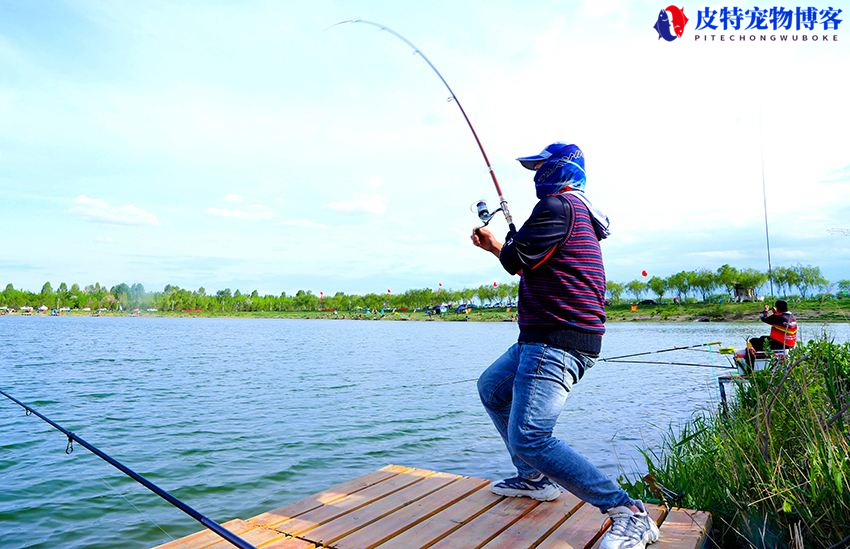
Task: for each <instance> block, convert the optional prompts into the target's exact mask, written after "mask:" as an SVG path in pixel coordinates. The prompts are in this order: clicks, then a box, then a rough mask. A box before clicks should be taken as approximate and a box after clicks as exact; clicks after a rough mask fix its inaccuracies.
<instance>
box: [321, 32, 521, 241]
mask: <svg viewBox="0 0 850 549" xmlns="http://www.w3.org/2000/svg"><path fill="white" fill-rule="evenodd" d="M348 23H362V24H364V25H371V26H373V27H376V28H378V29H380V30H382V31H387V32H388V33H390V34H392V35H393V36H395V37H396V38H398V39H399V40H401V41H402V42H404V43H405V44H407V45H408V46H410V47H411V48H412V49H413V53H414V54H416V55H419V57H421V58H422V59H423V60H424V61H425V62H426V63H428V66H429V67H431V70H433V71H434V73H435V74H436V75H437V77H438V78H439V79H440V82H442V83H443V85H444V86H445V87H446V89H447V90H449V93H450V94H451V99H450V100H451V101H454V103H455V105H457V108H458V109H460V113H461V114H462V115H463V119H464V120H466V124H467V126H469V131H471V132H472V137H474V138H475V143H476V144H477V145H478V150H480V151H481V156H482V157H484V163H485V164H486V165H487V170H488V171H489V172H490V178H491V179H492V180H493V185H495V186H496V194H498V195H499V209H497V210H495V211H493V212H488V211H487V205H486V204H484V201H483V200H482V201H479V202H478V203H477V204H475V207H476V208H477V212H478V217H479V218H480V219H481V221H483V222H484V225H485V226H486V225H487V224H488V223H489V222H490V219H492V218H493V216H494V215H495V214H496V213H498V212H499V210H501V211H502V213H503V214H505V221H507V222H508V227H510V229H511V231H514V232H516V226H514V222H513V218H512V217H511V212H510V211H509V210H508V201H507V200H505V196H504V194H502V186H501V185H499V180H498V179H497V178H496V172H495V171H493V166H491V165H490V159H489V158H487V153H486V152H485V151H484V145H482V144H481V140H480V139H479V138H478V133H477V132H476V131H475V128H474V127H473V126H472V122H471V121H470V120H469V116H467V115H466V111H465V110H464V109H463V105H461V104H460V100H459V99H458V98H457V95H455V92H454V91H453V90H452V87H451V86H449V83H448V82H446V79H445V78H443V75H442V74H440V71H438V70H437V67H435V66H434V64H433V63H431V60H430V59H428V58H427V57H425V54H424V53H422V50H420V49H419V48H417V47H416V46H415V45H414V44H413V42H411V41H410V40H408V39H407V38H405V37H404V36H402V35H401V34H399V33H397V32H396V31H394V30H393V29H391V28H389V27H387V26H386V25H382V24H380V23H375V22H374V21H366V20H365V19H348V20H346V21H340V22H339V23H336V24H335V25H332V27H336V26H339V25H345V24H348Z"/></svg>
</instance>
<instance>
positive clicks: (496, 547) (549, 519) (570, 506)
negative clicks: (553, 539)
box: [484, 492, 584, 549]
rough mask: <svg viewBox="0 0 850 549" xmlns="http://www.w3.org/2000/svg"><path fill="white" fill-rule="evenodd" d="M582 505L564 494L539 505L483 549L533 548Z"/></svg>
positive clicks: (572, 496)
mask: <svg viewBox="0 0 850 549" xmlns="http://www.w3.org/2000/svg"><path fill="white" fill-rule="evenodd" d="M583 504H584V502H583V501H582V500H580V499H578V498H577V497H576V496H574V495H572V494H571V493H569V492H565V493H563V494H561V497H559V498H558V499H556V500H555V501H551V502H544V503H541V504H540V505H538V506H537V507H535V508H534V509H532V510H531V511H530V512H529V513H527V514H526V515H525V516H523V517H522V518H520V519H519V520H518V521H516V522H515V523H513V524H512V525H511V526H510V527H508V529H507V530H505V531H503V532H502V533H501V534H499V535H498V536H496V538H495V539H493V540H492V541H490V542H488V543H487V544H486V545H485V546H484V547H485V549H516V548H517V547H533V546H534V545H535V544H536V543H538V542H539V541H542V540H543V539H545V538H546V536H547V535H548V534H549V533H550V532H551V531H553V530H555V529H556V528H557V527H558V526H560V525H561V524H562V523H563V522H564V521H565V520H567V519H568V518H569V517H570V516H571V515H573V514H574V513H575V512H576V511H578V509H579V507H581V506H582V505H583Z"/></svg>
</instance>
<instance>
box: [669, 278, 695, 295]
mask: <svg viewBox="0 0 850 549" xmlns="http://www.w3.org/2000/svg"><path fill="white" fill-rule="evenodd" d="M691 276H692V275H691V273H689V272H687V271H679V272H678V273H676V274H672V275H670V276H669V277H668V278H667V286H668V287H669V288H670V289H672V290H676V295H677V296H678V297H679V299H684V298H686V297H687V296H688V292H690V291H691Z"/></svg>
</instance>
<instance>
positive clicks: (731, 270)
mask: <svg viewBox="0 0 850 549" xmlns="http://www.w3.org/2000/svg"><path fill="white" fill-rule="evenodd" d="M771 275H772V276H771V278H772V281H773V286H774V293H775V294H776V296H774V297H790V296H791V295H792V292H793V291H795V290H796V292H797V293H795V294H793V295H795V296H799V297H801V298H803V299H807V298H810V297H812V296H813V295H814V294H815V293H818V294H821V295H823V294H825V293H826V294H835V293H840V292H844V293H850V280H840V281H837V282H835V283H831V282H829V281H828V280H826V278H824V276H823V275H822V273H821V270H820V268H819V267H813V266H811V265H806V266H803V265H796V266H794V267H777V268H775V269H773V271H772V273H771ZM767 283H768V273H766V272H762V271H758V270H756V269H737V268H735V267H732V266H730V265H728V264H727V265H723V266H721V267H720V268H718V269H717V270H715V271H711V270H708V269H699V270H696V271H680V272H678V273H675V274H672V275H670V276H668V277H666V278H662V277H659V276H653V277H650V278H648V279H646V280H640V279H636V280H632V281H630V282H627V283H620V282H616V281H613V280H609V281H608V283H607V297H608V298H609V300H610V301H611V302H612V303H619V302H623V301H630V300H634V301H640V300H641V299H643V298H644V297H645V296H647V295H651V296H654V297H655V298H657V299H659V300H661V299H663V298H665V297H667V296H671V297H677V298H679V300H682V301H684V300H686V299H698V300H702V301H704V302H706V301H713V300H720V301H728V300H730V299H731V298H732V296H733V295H734V292H735V288H736V287H740V288H755V289H763V288H764V287H765V286H766V285H767ZM718 290H723V291H724V293H722V294H718V293H717V291H718ZM518 292H519V284H518V283H517V282H512V283H506V284H496V283H492V284H484V285H481V286H479V287H477V288H464V289H460V290H452V289H443V288H437V289H432V288H414V289H409V290H406V291H404V292H402V293H392V292H390V291H387V292H386V293H367V294H364V295H359V294H346V293H344V292H336V293H334V294H333V295H325V294H323V293H321V292H320V293H319V294H318V295H317V294H314V293H313V292H312V291H310V290H298V291H297V292H296V293H295V294H292V295H287V293H286V292H281V293H280V295H273V294H266V295H260V293H259V292H258V291H257V290H254V291H251V292H244V293H243V292H241V291H240V290H235V291H232V290H231V289H230V288H225V289H223V290H219V291H217V292H215V293H207V291H206V289H204V288H203V287H201V288H198V289H197V290H189V289H185V288H180V287H178V286H174V285H171V284H168V285H166V286H165V288H163V290H162V291H153V292H148V291H147V290H145V287H144V286H142V285H141V284H138V283H137V284H132V285H128V284H126V283H121V284H117V285H115V286H112V287H111V288H110V287H107V286H103V285H101V284H99V283H96V284H91V285H88V286H84V287H81V286H80V285H79V284H72V285H71V286H68V285H67V284H66V283H64V282H63V283H61V284H59V286H58V287H57V288H56V289H54V288H53V286H52V285H51V284H50V282H45V283H44V285H43V286H42V288H41V291H40V292H31V291H27V290H19V289H16V288H14V287H13V286H12V284H7V285H6V288H5V289H4V290H3V291H2V292H0V307H9V308H14V309H19V308H21V307H23V306H30V307H34V308H37V307H40V306H42V305H43V306H45V307H47V308H49V309H60V308H64V307H68V308H70V309H86V308H88V309H106V310H110V311H117V310H128V309H130V310H131V309H135V308H139V309H157V310H158V311H184V310H201V311H209V312H222V313H225V312H241V311H269V312H276V311H277V312H285V311H318V310H322V309H334V310H340V311H354V310H357V309H370V310H378V309H384V308H407V309H421V308H424V307H428V306H434V305H439V304H444V303H445V304H451V305H456V304H462V303H474V302H475V301H476V300H477V301H478V303H479V304H480V305H485V304H489V305H497V304H498V305H501V306H508V305H513V304H514V303H516V300H517V295H518ZM624 294H627V295H626V297H630V298H631V299H624Z"/></svg>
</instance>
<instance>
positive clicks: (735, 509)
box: [620, 337, 850, 547]
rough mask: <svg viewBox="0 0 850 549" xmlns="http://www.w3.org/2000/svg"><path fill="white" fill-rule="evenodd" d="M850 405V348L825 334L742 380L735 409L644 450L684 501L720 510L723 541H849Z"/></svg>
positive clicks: (626, 482)
mask: <svg viewBox="0 0 850 549" xmlns="http://www.w3.org/2000/svg"><path fill="white" fill-rule="evenodd" d="M848 404H850V344H848V343H842V344H838V343H834V342H832V341H830V340H828V339H827V338H826V337H822V338H821V339H818V340H814V341H811V342H809V343H808V344H807V345H805V346H804V347H803V348H801V349H798V350H795V351H794V352H793V353H792V356H791V357H790V359H789V360H788V361H786V362H785V363H784V364H778V365H776V367H775V368H774V369H773V370H772V371H763V372H757V375H756V376H754V377H753V378H752V379H751V381H750V382H749V383H742V384H740V385H739V387H738V398H737V399H736V401H735V402H734V403H732V404H731V406H730V408H729V411H728V413H727V414H723V413H721V412H719V411H718V412H716V413H706V414H703V415H700V416H697V417H694V418H693V419H692V420H691V421H690V422H688V423H687V424H686V425H685V426H684V427H683V428H681V430H679V431H678V432H675V431H673V430H672V429H671V431H670V432H669V433H668V434H667V435H666V436H664V437H663V442H662V444H661V448H660V450H658V451H644V452H643V454H644V457H645V459H646V463H647V466H648V468H649V472H650V473H651V474H652V475H653V476H654V477H655V480H656V481H657V482H658V483H659V484H660V485H662V486H664V487H665V488H669V489H670V490H672V491H674V492H676V493H678V494H680V495H681V500H680V501H679V502H678V504H679V505H681V506H683V507H688V508H695V509H702V510H706V511H709V512H711V513H712V515H713V518H714V531H713V533H712V538H713V540H714V541H715V543H716V544H717V545H718V546H720V547H751V546H756V547H791V546H795V545H794V543H795V542H794V541H793V540H794V539H795V538H798V539H802V540H803V542H804V544H805V547H830V546H831V545H833V544H837V543H839V542H842V543H843V544H844V545H839V546H841V547H845V546H848V545H850V539H846V540H845V538H848V536H850V418H848V416H847V415H846V414H847V406H848ZM620 480H621V484H622V485H623V486H624V488H626V490H627V491H629V493H630V494H631V495H632V496H633V497H640V498H644V499H650V500H652V499H655V498H656V495H655V494H654V493H653V491H652V489H650V487H649V486H647V485H646V484H645V483H644V481H643V480H641V479H628V478H621V479H620ZM796 543H799V541H798V542H796ZM797 546H799V545H797Z"/></svg>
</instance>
